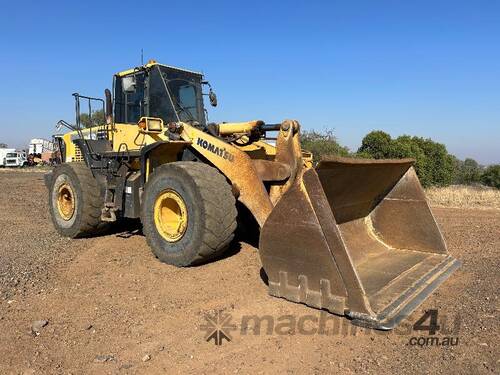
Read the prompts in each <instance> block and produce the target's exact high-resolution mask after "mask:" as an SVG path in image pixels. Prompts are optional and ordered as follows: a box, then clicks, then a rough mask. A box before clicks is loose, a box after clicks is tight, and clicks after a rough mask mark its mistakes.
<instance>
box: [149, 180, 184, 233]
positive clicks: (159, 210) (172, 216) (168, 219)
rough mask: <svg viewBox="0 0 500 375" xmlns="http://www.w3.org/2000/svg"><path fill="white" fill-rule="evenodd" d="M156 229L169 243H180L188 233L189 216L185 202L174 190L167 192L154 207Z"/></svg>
mask: <svg viewBox="0 0 500 375" xmlns="http://www.w3.org/2000/svg"><path fill="white" fill-rule="evenodd" d="M154 219H155V225H156V229H157V230H158V233H160V234H161V236H162V237H163V238H164V239H166V240H167V241H168V242H176V241H179V240H180V239H181V238H182V236H183V235H184V233H185V232H186V228H187V222H188V216H187V207H186V204H185V203H184V200H183V199H182V198H181V196H180V195H179V194H177V193H176V192H175V191H173V190H170V189H168V190H165V191H163V192H161V193H160V194H159V195H158V197H157V198H156V202H155V206H154Z"/></svg>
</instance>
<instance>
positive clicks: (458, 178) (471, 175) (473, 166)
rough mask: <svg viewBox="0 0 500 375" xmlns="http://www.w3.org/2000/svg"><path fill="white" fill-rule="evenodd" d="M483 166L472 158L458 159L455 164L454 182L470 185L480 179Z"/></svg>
mask: <svg viewBox="0 0 500 375" xmlns="http://www.w3.org/2000/svg"><path fill="white" fill-rule="evenodd" d="M482 169H483V168H482V167H481V166H480V165H479V164H478V162H477V161H475V160H474V159H470V158H467V159H465V160H464V161H461V160H458V161H457V165H456V175H455V181H454V182H455V183H457V184H464V185H470V184H474V183H478V182H480V180H481V174H482V172H483V170H482Z"/></svg>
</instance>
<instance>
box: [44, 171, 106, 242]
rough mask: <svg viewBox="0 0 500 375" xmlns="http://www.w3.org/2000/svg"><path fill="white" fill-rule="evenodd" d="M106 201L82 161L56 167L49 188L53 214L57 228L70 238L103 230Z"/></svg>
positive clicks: (51, 214)
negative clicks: (103, 208)
mask: <svg viewBox="0 0 500 375" xmlns="http://www.w3.org/2000/svg"><path fill="white" fill-rule="evenodd" d="M103 204H104V200H103V197H102V193H101V189H100V186H99V184H98V182H97V181H96V179H95V178H94V176H93V175H92V172H91V171H90V169H89V168H88V167H87V166H86V165H85V163H81V162H72V163H63V164H61V165H59V166H57V167H56V168H54V172H53V176H52V180H51V183H50V187H49V207H50V216H51V217H52V222H53V223H54V226H55V228H56V229H57V231H58V232H59V233H60V234H61V235H63V236H65V237H71V238H77V237H88V236H91V235H95V234H97V233H100V232H102V231H103V230H104V229H105V228H106V227H107V223H105V222H103V221H101V209H102V207H103Z"/></svg>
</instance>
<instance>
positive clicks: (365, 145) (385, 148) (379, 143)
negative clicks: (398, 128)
mask: <svg viewBox="0 0 500 375" xmlns="http://www.w3.org/2000/svg"><path fill="white" fill-rule="evenodd" d="M391 142H392V139H391V136H390V135H389V134H387V133H385V132H383V131H381V130H374V131H372V132H370V133H368V134H367V135H365V137H364V138H363V141H362V142H361V147H360V148H359V149H358V153H359V154H369V155H371V156H372V157H374V158H375V159H383V158H387V157H388V155H389V152H390V147H391Z"/></svg>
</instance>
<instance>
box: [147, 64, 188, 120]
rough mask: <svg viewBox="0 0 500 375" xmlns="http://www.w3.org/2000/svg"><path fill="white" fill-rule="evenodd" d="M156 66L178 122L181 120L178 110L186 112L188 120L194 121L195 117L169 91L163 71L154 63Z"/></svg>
mask: <svg viewBox="0 0 500 375" xmlns="http://www.w3.org/2000/svg"><path fill="white" fill-rule="evenodd" d="M156 67H157V68H158V72H159V73H160V77H161V80H162V82H163V86H164V87H165V91H166V92H167V94H168V98H169V99H170V103H171V104H172V108H173V109H174V112H175V116H176V117H177V121H178V122H180V121H181V119H180V117H179V112H184V113H186V114H187V115H188V116H189V118H190V119H188V121H196V119H195V118H194V117H193V114H192V113H191V112H190V111H189V110H187V109H186V108H185V107H183V106H182V105H181V103H179V101H178V100H177V98H176V97H175V96H173V95H172V94H171V93H170V89H169V85H168V84H167V82H166V81H165V77H163V73H162V72H161V70H160V67H159V66H158V65H156ZM174 100H175V103H174ZM177 108H179V111H178V110H177Z"/></svg>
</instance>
